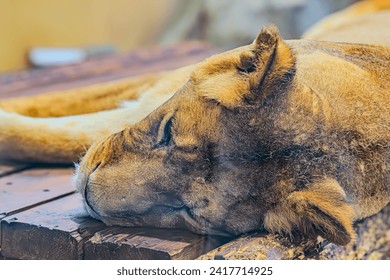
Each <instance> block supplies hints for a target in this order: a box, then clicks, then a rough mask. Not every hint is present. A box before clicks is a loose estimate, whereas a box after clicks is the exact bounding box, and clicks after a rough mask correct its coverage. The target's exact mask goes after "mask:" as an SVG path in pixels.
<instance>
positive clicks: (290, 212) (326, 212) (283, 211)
mask: <svg viewBox="0 0 390 280" xmlns="http://www.w3.org/2000/svg"><path fill="white" fill-rule="evenodd" d="M275 210H276V211H270V213H269V214H268V213H267V214H268V216H267V215H266V219H265V222H264V223H265V226H266V227H267V228H268V229H270V230H272V231H287V232H290V231H292V230H298V231H301V232H303V233H305V234H307V235H309V236H317V235H319V236H321V237H323V238H325V239H327V240H329V241H331V242H333V243H335V244H338V245H346V244H348V243H349V242H350V241H351V240H352V239H354V237H355V233H354V231H353V228H352V220H353V209H352V207H351V206H350V205H349V204H348V203H347V202H346V201H345V193H344V191H343V190H342V188H341V187H340V185H339V184H338V183H337V182H336V181H334V180H330V179H329V180H326V181H323V182H321V183H315V184H313V185H311V186H309V187H308V188H306V189H305V190H302V191H295V192H292V193H291V194H290V195H289V196H288V197H287V199H286V201H284V202H283V205H282V206H281V207H279V209H275Z"/></svg>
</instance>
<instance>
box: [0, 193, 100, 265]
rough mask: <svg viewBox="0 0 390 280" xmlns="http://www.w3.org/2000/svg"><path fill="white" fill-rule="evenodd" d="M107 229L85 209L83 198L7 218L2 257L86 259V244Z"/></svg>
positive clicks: (71, 197)
mask: <svg viewBox="0 0 390 280" xmlns="http://www.w3.org/2000/svg"><path fill="white" fill-rule="evenodd" d="M104 227H105V226H104V225H103V224H102V223H101V222H99V221H96V220H94V219H92V218H90V217H89V215H88V214H87V213H86V210H85V209H84V206H83V202H82V198H81V196H80V195H79V194H72V195H69V196H66V197H63V198H60V199H57V200H55V201H52V202H49V203H45V204H42V205H39V206H37V207H34V208H31V209H29V210H26V211H23V212H21V213H17V214H15V215H11V216H9V217H6V218H5V219H3V220H2V221H1V232H2V234H1V249H2V252H1V254H2V255H3V256H4V257H6V258H16V259H36V260H43V259H45V260H51V259H58V260H61V259H82V258H83V244H84V242H85V240H87V239H89V238H90V237H91V236H93V234H94V233H95V232H96V231H98V230H101V229H103V228H104Z"/></svg>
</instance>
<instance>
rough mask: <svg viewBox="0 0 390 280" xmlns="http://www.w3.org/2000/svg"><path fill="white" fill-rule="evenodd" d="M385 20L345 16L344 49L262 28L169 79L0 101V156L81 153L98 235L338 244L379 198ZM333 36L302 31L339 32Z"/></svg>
mask: <svg viewBox="0 0 390 280" xmlns="http://www.w3.org/2000/svg"><path fill="white" fill-rule="evenodd" d="M352 14H353V12H352ZM357 14H360V12H359V13H357ZM389 14H390V13H389V11H381V12H378V14H373V13H372V14H366V15H363V17H364V20H361V21H359V17H354V16H350V20H349V21H345V22H343V26H344V27H343V32H346V30H347V28H351V30H352V31H351V33H348V34H349V35H348V37H346V38H345V40H343V41H347V42H353V44H346V43H334V42H324V41H311V40H297V41H283V40H282V39H281V38H280V37H279V34H278V31H277V29H275V28H274V27H272V26H271V27H268V28H263V29H262V31H261V32H260V34H259V36H258V37H257V38H256V39H255V41H254V42H253V44H251V45H249V46H245V47H242V48H238V49H235V50H232V51H229V52H226V53H222V54H220V55H217V56H214V57H212V58H210V59H208V60H206V61H204V62H201V63H199V64H197V65H191V66H187V67H184V68H181V69H178V70H175V71H172V72H167V73H157V74H151V75H148V76H143V77H137V78H132V79H128V80H122V81H117V82H112V83H109V84H104V85H97V86H90V87H87V88H82V89H78V90H72V91H70V92H64V93H55V94H44V95H39V96H35V97H28V98H18V99H9V100H2V101H0V107H1V108H2V109H3V110H4V111H1V112H0V128H1V130H0V157H1V158H2V159H5V160H17V161H25V162H50V163H70V162H74V161H77V160H78V158H79V157H81V156H83V155H84V154H85V149H86V148H87V147H90V146H91V148H90V149H89V150H88V152H87V154H86V155H85V156H84V158H83V160H82V162H81V164H80V166H79V167H78V168H77V174H76V180H75V181H76V185H77V188H78V190H79V191H80V193H82V195H83V196H84V198H85V203H86V208H87V210H88V211H89V213H90V214H91V215H92V216H93V217H95V218H97V219H100V220H102V221H104V222H105V223H106V224H109V225H110V224H117V225H127V226H157V227H166V228H186V229H189V230H192V231H194V232H197V233H200V234H222V235H237V234H241V233H244V232H248V231H252V230H256V229H261V228H266V229H268V230H270V231H273V232H292V231H300V232H303V233H304V234H306V235H309V236H317V235H320V236H322V237H324V238H326V239H328V240H330V241H332V242H335V243H337V244H347V243H348V242H350V241H351V240H352V239H353V238H354V232H353V229H352V223H353V222H354V221H356V220H358V219H362V218H364V217H367V216H370V215H372V214H375V213H377V212H378V211H380V210H381V209H382V208H383V207H385V206H386V205H387V204H388V202H389V200H390V189H389V188H390V185H389V180H390V147H389V143H390V111H389V104H390V94H389V91H390V84H389V80H388V77H389V75H390V72H389V71H390V49H389V48H388V47H387V46H389V45H390V39H389V31H388V28H387V26H388V25H387V23H388V18H389V17H388V15H389ZM386 15H387V16H386ZM380 20H382V21H383V22H384V23H382V25H379V26H380V27H377V28H376V29H374V30H371V27H370V30H371V31H370V32H362V34H359V33H356V32H355V31H353V30H354V29H355V28H356V27H357V26H356V23H359V28H365V26H370V23H371V22H373V23H375V24H377V23H378V22H379V21H380ZM333 21H335V22H337V16H336V17H335V19H333ZM332 28H334V27H333V26H330V27H329V25H320V26H319V27H318V30H317V31H313V30H312V31H311V33H308V34H315V35H313V37H315V38H316V39H322V38H326V40H328V41H331V40H332V38H331V33H334V34H335V35H334V36H335V37H334V40H339V39H340V36H341V35H340V34H346V33H339V31H337V30H336V31H334V30H332ZM321 34H323V35H321ZM321 36H322V37H321ZM343 36H344V35H343ZM307 38H310V35H307ZM367 40H369V41H370V42H375V43H376V44H377V45H372V46H371V45H362V44H358V43H367ZM123 102H124V103H123ZM118 104H121V106H120V107H119V108H118Z"/></svg>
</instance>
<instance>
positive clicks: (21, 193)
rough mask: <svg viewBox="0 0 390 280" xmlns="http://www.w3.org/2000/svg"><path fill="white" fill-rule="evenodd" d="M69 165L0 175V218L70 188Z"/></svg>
mask: <svg viewBox="0 0 390 280" xmlns="http://www.w3.org/2000/svg"><path fill="white" fill-rule="evenodd" d="M72 174H73V169H72V168H34V169H29V170H25V171H22V172H19V173H15V174H12V175H9V176H5V177H2V178H0V193H1V196H0V220H1V219H2V218H4V217H6V216H7V215H10V214H13V213H17V212H20V211H22V210H23V209H27V208H31V207H33V206H35V205H38V204H42V203H44V202H46V201H50V200H53V199H55V198H57V197H61V196H64V195H67V194H70V193H73V192H74V188H73V186H72Z"/></svg>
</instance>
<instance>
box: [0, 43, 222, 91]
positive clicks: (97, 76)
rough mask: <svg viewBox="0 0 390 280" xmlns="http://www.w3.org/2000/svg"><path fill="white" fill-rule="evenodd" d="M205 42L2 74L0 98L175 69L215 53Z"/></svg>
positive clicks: (0, 77)
mask: <svg viewBox="0 0 390 280" xmlns="http://www.w3.org/2000/svg"><path fill="white" fill-rule="evenodd" d="M215 53H216V50H215V49H212V48H211V47H210V46H208V45H207V44H205V43H200V42H185V43H181V44H177V45H174V46H166V47H154V48H149V49H142V50H137V51H134V52H131V53H129V54H119V55H112V56H107V57H102V58H96V59H93V60H90V61H87V62H84V63H81V64H76V65H69V66H62V67H53V68H47V69H45V68H44V69H30V70H25V71H20V72H15V73H6V74H2V75H0V97H1V98H7V97H18V96H28V95H34V94H37V93H43V92H49V91H59V90H66V89H72V88H77V87H82V86H86V85H91V84H95V83H102V82H107V81H113V80H117V79H122V78H127V77H131V76H136V75H141V74H146V73H152V72H159V71H165V70H172V69H175V68H179V67H182V66H185V65H189V64H193V63H196V62H199V61H201V60H202V59H204V58H206V57H209V56H210V55H212V54H215Z"/></svg>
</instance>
